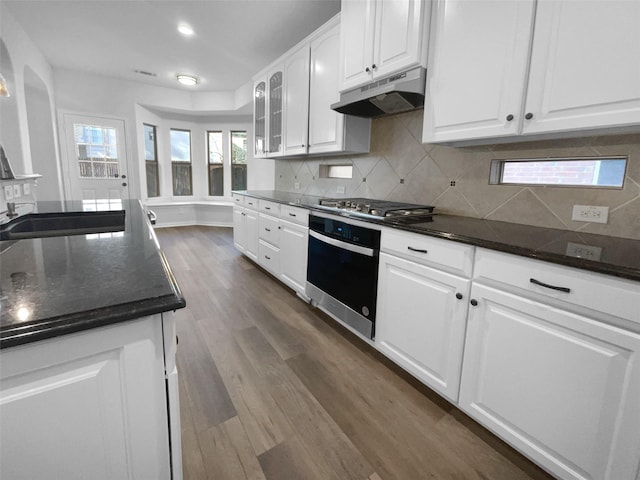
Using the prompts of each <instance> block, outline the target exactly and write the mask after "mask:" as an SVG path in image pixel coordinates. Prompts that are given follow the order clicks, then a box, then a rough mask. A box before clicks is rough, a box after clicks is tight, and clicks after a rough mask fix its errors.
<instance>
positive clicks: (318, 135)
mask: <svg viewBox="0 0 640 480" xmlns="http://www.w3.org/2000/svg"><path fill="white" fill-rule="evenodd" d="M339 47H340V28H339V26H338V25H336V26H335V27H334V28H332V29H331V30H329V31H327V32H326V33H324V34H323V35H322V36H321V37H319V38H317V39H315V40H314V41H313V42H312V43H311V73H310V79H309V83H310V85H311V91H312V92H313V95H311V98H309V153H323V152H337V151H340V150H342V149H343V148H344V115H342V114H341V113H338V112H336V111H334V110H331V104H332V103H334V102H337V101H338V100H339V99H340V95H338V81H339V79H340V72H339V68H340V59H339V58H338V50H339Z"/></svg>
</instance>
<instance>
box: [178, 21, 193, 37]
mask: <svg viewBox="0 0 640 480" xmlns="http://www.w3.org/2000/svg"><path fill="white" fill-rule="evenodd" d="M178 31H179V32H180V33H181V34H183V35H185V36H187V37H189V36H191V35H193V34H194V33H195V32H194V31H193V28H191V25H188V24H186V23H180V24H179V25H178Z"/></svg>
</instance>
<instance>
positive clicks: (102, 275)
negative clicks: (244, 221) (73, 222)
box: [0, 200, 185, 348]
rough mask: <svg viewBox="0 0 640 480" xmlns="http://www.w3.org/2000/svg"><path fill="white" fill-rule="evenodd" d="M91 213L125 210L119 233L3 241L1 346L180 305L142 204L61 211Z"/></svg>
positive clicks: (43, 205) (48, 206) (42, 207)
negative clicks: (106, 210)
mask: <svg viewBox="0 0 640 480" xmlns="http://www.w3.org/2000/svg"><path fill="white" fill-rule="evenodd" d="M59 206H60V204H59V203H55V202H51V203H50V202H38V212H40V213H44V212H47V211H55V210H56V209H59ZM91 208H96V209H101V208H106V209H124V210H125V212H126V213H125V228H124V231H120V232H109V233H93V234H87V235H69V236H57V237H47V238H36V239H21V240H13V241H0V252H1V253H0V348H6V347H12V346H16V345H21V344H25V343H29V342H33V341H38V340H43V339H46V338H52V337H57V336H60V335H64V334H68V333H73V332H78V331H82V330H87V329H90V328H95V327H99V326H103V325H109V324H113V323H118V322H122V321H126V320H132V319H135V318H139V317H144V316H147V315H152V314H155V313H160V312H166V311H170V310H176V309H178V308H182V307H184V306H185V300H184V298H183V296H182V293H181V292H180V288H179V286H178V284H177V282H176V280H175V278H174V277H173V274H172V272H171V269H170V268H169V265H168V263H167V261H166V259H165V257H164V255H163V253H162V251H161V250H160V247H159V245H158V242H157V239H156V236H155V233H154V232H153V228H152V226H151V224H150V222H149V221H148V219H147V217H146V214H145V212H144V210H143V208H142V206H141V204H140V202H139V201H138V200H128V201H123V202H122V204H121V205H120V204H118V205H113V204H112V205H111V206H107V207H104V205H99V204H98V203H96V202H94V205H93V206H92V205H91V202H85V203H84V204H82V203H80V202H71V203H69V204H67V205H66V211H82V210H87V209H91Z"/></svg>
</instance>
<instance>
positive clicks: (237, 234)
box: [233, 206, 247, 253]
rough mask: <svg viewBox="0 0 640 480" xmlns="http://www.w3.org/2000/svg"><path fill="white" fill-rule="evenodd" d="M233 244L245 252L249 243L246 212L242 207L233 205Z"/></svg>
mask: <svg viewBox="0 0 640 480" xmlns="http://www.w3.org/2000/svg"><path fill="white" fill-rule="evenodd" d="M233 244H234V245H235V247H236V248H237V249H238V250H240V251H241V252H242V253H244V251H245V249H246V245H247V229H246V225H245V213H244V208H242V207H236V206H234V207H233Z"/></svg>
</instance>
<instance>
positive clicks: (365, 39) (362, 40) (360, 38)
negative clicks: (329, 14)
mask: <svg viewBox="0 0 640 480" xmlns="http://www.w3.org/2000/svg"><path fill="white" fill-rule="evenodd" d="M340 15H341V17H342V20H341V22H340V23H341V31H340V52H341V53H340V58H341V59H342V68H341V72H342V81H341V83H340V91H341V92H344V91H346V90H350V89H352V88H355V87H358V86H360V85H363V84H365V83H368V82H370V81H371V76H372V71H371V65H372V64H373V28H374V20H375V0H366V1H360V0H343V2H342V12H341V13H340Z"/></svg>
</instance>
